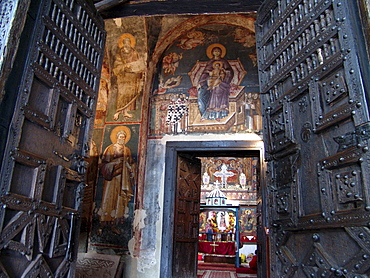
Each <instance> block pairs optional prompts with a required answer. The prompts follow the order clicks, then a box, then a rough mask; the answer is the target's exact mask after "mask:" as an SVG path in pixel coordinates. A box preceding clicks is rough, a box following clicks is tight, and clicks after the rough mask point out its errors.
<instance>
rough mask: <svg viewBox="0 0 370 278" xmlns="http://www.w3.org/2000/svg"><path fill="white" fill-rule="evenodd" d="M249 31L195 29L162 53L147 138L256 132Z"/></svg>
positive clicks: (214, 26) (224, 27)
mask: <svg viewBox="0 0 370 278" xmlns="http://www.w3.org/2000/svg"><path fill="white" fill-rule="evenodd" d="M248 19H249V20H250V21H251V22H252V23H253V22H254V18H253V17H249V16H248ZM250 26H253V24H251V25H250ZM250 26H249V27H248V28H247V27H246V28H242V27H237V26H230V25H224V24H212V25H203V26H199V27H197V28H195V29H194V30H191V31H190V32H188V33H187V34H185V35H184V36H183V37H181V38H180V39H178V40H176V41H175V42H174V43H173V44H172V45H171V46H170V47H169V48H168V49H167V50H166V51H165V53H164V55H163V57H162V59H161V63H160V64H159V65H158V72H159V74H158V75H157V82H156V84H155V86H154V90H153V94H152V98H151V114H152V115H151V116H152V117H151V126H150V135H151V136H158V135H159V136H160V135H164V134H178V133H208V132H217V133H226V132H258V131H259V130H260V129H261V111H260V108H259V106H260V103H259V94H258V78H257V60H256V49H255V34H254V28H251V27H250Z"/></svg>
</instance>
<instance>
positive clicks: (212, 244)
mask: <svg viewBox="0 0 370 278" xmlns="http://www.w3.org/2000/svg"><path fill="white" fill-rule="evenodd" d="M210 246H213V253H216V246H218V244H216V242H213V243H211V244H210Z"/></svg>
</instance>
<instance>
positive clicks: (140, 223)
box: [134, 209, 147, 230]
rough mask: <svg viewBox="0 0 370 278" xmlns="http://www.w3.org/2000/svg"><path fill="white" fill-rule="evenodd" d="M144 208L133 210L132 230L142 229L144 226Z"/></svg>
mask: <svg viewBox="0 0 370 278" xmlns="http://www.w3.org/2000/svg"><path fill="white" fill-rule="evenodd" d="M146 216H147V214H146V210H145V209H137V210H135V212H134V230H139V229H143V228H144V227H145V224H144V220H145V218H146Z"/></svg>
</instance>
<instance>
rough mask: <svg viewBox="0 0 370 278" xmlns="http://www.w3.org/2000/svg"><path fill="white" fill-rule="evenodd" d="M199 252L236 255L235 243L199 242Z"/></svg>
mask: <svg viewBox="0 0 370 278" xmlns="http://www.w3.org/2000/svg"><path fill="white" fill-rule="evenodd" d="M211 244H212V245H211ZM213 244H216V246H213ZM198 252H199V253H206V254H218V255H235V242H221V241H214V242H213V241H199V242H198Z"/></svg>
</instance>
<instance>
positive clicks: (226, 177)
mask: <svg viewBox="0 0 370 278" xmlns="http://www.w3.org/2000/svg"><path fill="white" fill-rule="evenodd" d="M200 159H201V162H202V171H201V174H202V185H201V189H202V191H201V197H200V198H201V203H202V204H206V197H207V194H209V193H210V192H211V191H212V190H213V189H215V188H219V189H220V190H221V191H222V192H223V193H224V194H225V195H226V198H227V201H226V204H234V205H235V204H237V205H239V204H240V205H255V204H256V197H257V186H258V179H257V163H258V158H253V157H202V158H200Z"/></svg>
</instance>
